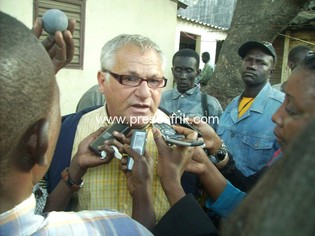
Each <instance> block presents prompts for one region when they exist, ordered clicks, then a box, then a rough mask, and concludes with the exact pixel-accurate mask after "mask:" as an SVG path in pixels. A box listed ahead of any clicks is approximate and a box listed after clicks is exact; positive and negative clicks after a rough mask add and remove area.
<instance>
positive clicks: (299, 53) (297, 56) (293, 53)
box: [272, 45, 311, 92]
mask: <svg viewBox="0 0 315 236" xmlns="http://www.w3.org/2000/svg"><path fill="white" fill-rule="evenodd" d="M309 51H311V48H309V47H307V46H305V45H298V46H295V47H293V48H292V49H291V50H290V52H289V56H288V67H289V69H290V70H291V71H292V70H294V68H295V67H297V66H298V64H299V63H300V62H301V61H303V59H304V58H305V55H306V54H307V53H308V52H309ZM285 84H286V81H284V82H283V83H279V84H274V85H273V86H272V87H273V88H276V89H278V90H280V91H281V92H284V86H285Z"/></svg>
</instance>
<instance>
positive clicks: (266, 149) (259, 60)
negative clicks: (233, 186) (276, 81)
mask: <svg viewBox="0 0 315 236" xmlns="http://www.w3.org/2000/svg"><path fill="white" fill-rule="evenodd" d="M238 54H239V55H240V57H241V58H242V65H241V76H242V80H243V82H244V85H245V88H244V91H243V92H242V93H241V94H240V95H239V96H237V97H236V98H234V99H233V100H232V102H231V103H230V104H229V105H228V106H227V108H226V109H225V111H224V113H223V114H222V116H221V118H220V124H219V126H218V129H217V134H218V135H219V136H220V138H221V139H222V140H223V141H224V143H225V145H226V146H227V147H228V148H229V150H230V152H231V153H232V155H233V159H234V161H235V165H236V167H237V168H238V169H239V170H240V171H241V172H242V173H243V174H244V175H245V176H249V175H253V174H255V173H256V172H258V171H259V170H260V169H261V168H263V167H264V166H265V165H266V164H267V163H268V162H269V160H270V159H271V157H272V155H273V154H274V153H275V151H277V150H278V149H279V144H278V143H277V140H276V137H275V135H274V133H273V129H274V126H275V125H274V124H273V123H272V120H271V117H272V115H273V114H274V113H275V111H276V110H277V109H278V108H279V107H280V106H281V104H282V102H283V99H284V94H283V93H282V92H280V91H278V90H276V89H273V88H272V87H271V85H270V83H269V79H270V76H271V74H272V73H273V71H274V70H275V64H276V60H277V56H276V51H275V49H274V47H273V46H272V44H271V43H269V42H256V41H249V42H246V43H244V44H243V45H241V47H240V48H239V49H238Z"/></svg>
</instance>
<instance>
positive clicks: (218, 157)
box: [206, 140, 228, 164]
mask: <svg viewBox="0 0 315 236" xmlns="http://www.w3.org/2000/svg"><path fill="white" fill-rule="evenodd" d="M221 142H222V143H221V146H220V148H219V150H218V151H217V153H215V154H209V153H208V152H206V153H207V154H208V157H209V159H210V161H211V162H212V163H213V164H218V163H219V162H221V161H223V160H224V158H225V157H226V155H227V154H228V150H227V147H226V145H225V144H224V142H223V140H221Z"/></svg>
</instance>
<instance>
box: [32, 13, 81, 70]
mask: <svg viewBox="0 0 315 236" xmlns="http://www.w3.org/2000/svg"><path fill="white" fill-rule="evenodd" d="M75 23H76V22H75V20H74V19H69V23H68V29H67V30H65V31H63V32H60V31H57V32H56V33H55V35H49V36H47V38H45V39H44V40H43V41H42V44H43V46H44V47H45V48H46V50H47V53H48V54H49V56H50V58H51V61H52V63H53V65H54V68H55V73H56V74H57V72H58V71H59V70H60V69H61V68H63V67H64V66H65V65H67V64H69V62H71V60H72V58H73V55H74V40H73V37H72V35H73V32H74V28H75ZM32 31H33V32H34V34H35V35H36V37H37V38H39V37H40V36H41V34H42V32H43V22H42V19H41V18H40V17H38V18H37V19H36V20H35V22H34V25H33V28H32Z"/></svg>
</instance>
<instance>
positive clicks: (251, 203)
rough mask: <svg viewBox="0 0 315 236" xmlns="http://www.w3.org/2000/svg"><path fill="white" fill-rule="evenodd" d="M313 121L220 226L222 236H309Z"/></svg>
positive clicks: (314, 171) (314, 170) (314, 228)
mask: <svg viewBox="0 0 315 236" xmlns="http://www.w3.org/2000/svg"><path fill="white" fill-rule="evenodd" d="M314 130H315V120H313V121H312V122H311V123H310V124H309V125H308V126H307V127H306V128H305V129H304V131H303V132H302V133H301V134H300V135H299V136H298V137H297V138H296V139H295V142H293V143H292V145H291V146H290V148H289V149H288V151H287V152H286V154H285V156H284V157H283V158H282V159H280V160H278V161H277V162H276V163H275V164H274V165H273V166H272V167H271V168H270V170H269V171H268V172H267V173H266V175H264V177H263V178H262V179H261V181H260V182H259V183H258V184H257V185H256V186H255V187H254V188H253V190H252V191H251V192H250V193H249V194H248V195H247V198H246V199H245V200H244V201H243V203H242V204H241V205H240V206H239V208H238V209H237V210H236V211H235V212H234V214H232V215H231V217H230V218H229V219H227V221H226V222H224V224H223V225H222V231H223V234H222V235H231V234H233V235H240V234H242V233H243V232H247V233H248V234H249V235H312V234H313V233H314V232H315V225H314V218H315V211H314V209H313V205H314V200H315V192H314V191H313V185H314V181H315V158H314V153H315V146H314V143H315V134H314Z"/></svg>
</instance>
